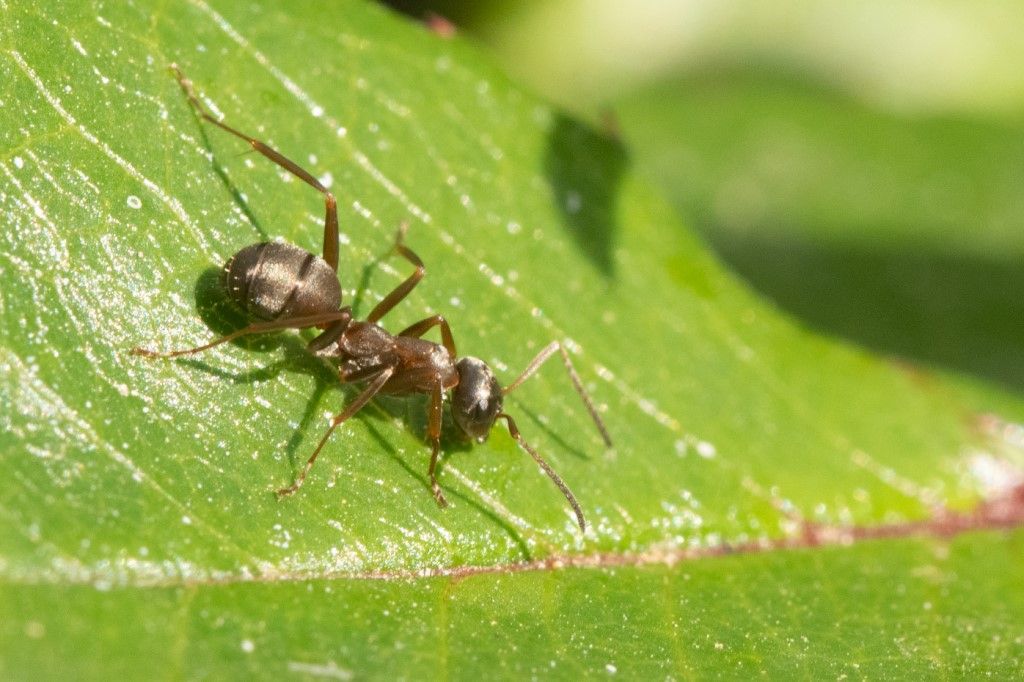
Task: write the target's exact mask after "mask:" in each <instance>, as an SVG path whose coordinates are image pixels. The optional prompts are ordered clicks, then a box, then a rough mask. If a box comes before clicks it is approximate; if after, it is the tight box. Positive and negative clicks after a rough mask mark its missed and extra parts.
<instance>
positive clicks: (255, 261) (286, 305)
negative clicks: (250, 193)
mask: <svg viewBox="0 0 1024 682" xmlns="http://www.w3.org/2000/svg"><path fill="white" fill-rule="evenodd" d="M223 282H224V289H225V290H226V291H227V294H228V297H229V298H231V300H232V301H234V302H235V303H237V304H238V305H239V306H241V307H242V308H244V309H245V310H246V311H247V312H248V313H249V314H250V315H252V316H253V317H258V318H260V319H263V320H277V319H281V318H286V317H304V316H306V315H317V314H319V313H330V312H335V311H337V310H338V309H339V308H341V285H340V284H339V283H338V276H337V274H336V273H335V272H334V270H332V269H331V266H330V265H328V264H327V261H325V260H324V259H323V258H320V257H319V256H314V255H313V254H311V253H309V252H308V251H305V250H303V249H300V248H299V247H297V246H295V245H293V244H288V243H286V242H262V243H260V244H253V245H252V246H247V247H245V248H244V249H242V250H241V251H239V252H238V253H236V254H235V255H234V256H232V257H231V258H230V259H229V260H228V262H227V263H226V264H225V265H224V273H223Z"/></svg>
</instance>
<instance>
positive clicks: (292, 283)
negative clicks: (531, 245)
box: [131, 64, 611, 531]
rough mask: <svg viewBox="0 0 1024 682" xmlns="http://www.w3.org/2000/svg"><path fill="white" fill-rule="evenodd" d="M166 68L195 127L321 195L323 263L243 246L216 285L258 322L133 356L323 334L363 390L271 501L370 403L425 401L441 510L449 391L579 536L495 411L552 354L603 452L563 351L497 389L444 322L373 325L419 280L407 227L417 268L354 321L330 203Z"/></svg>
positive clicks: (541, 357)
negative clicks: (436, 335)
mask: <svg viewBox="0 0 1024 682" xmlns="http://www.w3.org/2000/svg"><path fill="white" fill-rule="evenodd" d="M170 68H171V71H172V72H173V73H174V75H175V77H176V78H177V80H178V84H179V85H180V86H181V89H182V91H183V92H184V93H185V96H186V97H187V98H188V101H189V103H190V104H191V105H192V107H193V109H194V110H195V112H196V113H197V114H198V115H199V116H200V117H201V118H202V119H204V120H206V121H209V122H210V123H212V124H213V125H215V126H217V127H218V128H221V129H222V130H225V131H227V132H229V133H231V134H232V135H234V136H236V137H239V138H241V139H242V140H245V141H246V142H247V143H249V145H250V146H251V147H252V148H253V150H255V151H257V152H259V153H260V154H262V155H263V156H265V157H267V158H268V159H270V160H271V161H273V162H274V163H275V164H277V165H278V166H280V167H281V168H283V169H285V170H286V171H288V172H289V173H291V174H292V175H294V176H295V177H297V178H299V179H300V180H302V181H303V182H305V183H306V184H307V185H310V186H311V187H313V188H314V189H316V190H317V191H318V192H320V193H321V194H322V195H323V197H324V204H325V207H326V215H325V217H324V240H323V255H322V256H315V255H313V254H312V253H309V252H308V251H305V250H304V249H301V248H299V247H298V246H294V245H292V244H288V243H286V242H261V243H259V244H252V245H251V246H246V247H245V248H243V249H242V250H241V251H239V252H238V253H236V254H235V255H234V256H232V257H231V258H230V259H229V260H228V262H227V263H226V264H225V266H224V269H223V272H222V285H223V287H224V289H225V290H226V293H227V295H228V297H229V298H230V299H231V300H232V301H234V302H235V303H236V304H237V305H238V306H240V307H241V308H243V309H244V310H245V311H246V312H247V313H248V314H249V316H250V318H257V319H259V320H261V321H259V322H253V323H252V324H250V325H248V326H247V327H243V328H242V329H239V330H237V331H235V332H232V333H230V334H228V335H227V336H223V337H221V338H219V339H216V340H214V341H211V342H210V343H207V344H204V345H202V346H197V347H196V348H189V349H186V350H177V351H169V352H157V351H152V350H147V349H144V348H134V349H132V351H131V353H132V354H133V355H141V356H143V357H147V358H158V357H159V358H173V357H177V356H180V355H190V354H193V353H199V352H202V351H205V350H209V349H210V348H213V347H215V346H219V345H220V344H222V343H226V342H228V341H232V340H233V339H237V338H239V337H241V336H244V335H247V334H259V333H263V332H270V331H277V330H284V329H309V328H313V327H316V328H317V329H319V330H321V331H320V333H319V335H318V336H316V337H315V338H314V339H312V340H311V341H310V342H309V343H308V344H307V346H306V348H307V350H309V351H310V352H311V353H313V354H314V355H316V356H318V357H323V358H332V359H336V360H337V361H338V363H339V365H340V367H339V372H338V374H339V378H340V380H341V382H342V383H361V384H364V385H365V387H364V388H363V389H362V391H361V392H360V393H359V395H358V396H356V398H355V399H354V400H353V401H352V402H351V403H350V404H349V405H348V406H347V407H345V409H344V410H342V411H341V412H340V413H338V414H337V415H336V416H335V417H334V418H333V419H332V420H331V424H330V427H328V429H327V432H326V433H324V435H323V437H322V438H321V439H320V442H319V443H318V444H317V446H316V449H315V450H313V454H312V455H310V457H309V459H308V460H307V461H306V465H305V466H304V467H303V469H302V472H301V473H300V474H299V475H298V477H297V478H296V479H295V482H294V483H292V485H290V486H287V487H285V488H281V489H280V490H278V491H277V494H278V496H279V497H283V496H285V495H291V494H292V493H294V492H295V491H297V490H298V489H299V488H300V487H301V486H302V484H303V482H304V481H305V480H306V476H307V474H309V470H310V469H311V468H312V467H313V463H314V462H315V461H316V458H317V456H318V455H319V454H320V451H321V450H322V449H323V447H324V445H325V444H326V443H327V439H328V438H330V436H331V433H333V432H334V430H335V429H336V428H338V426H339V425H341V424H342V423H344V422H345V421H346V420H347V419H349V418H350V417H352V416H353V415H355V414H356V413H357V412H359V410H360V409H362V408H363V407H364V406H365V405H366V404H367V403H368V402H370V400H371V399H372V398H373V397H374V396H375V395H377V394H393V395H407V394H411V393H425V394H427V395H428V396H429V408H428V410H429V419H428V424H427V436H428V437H429V438H430V442H431V454H430V466H429V468H428V469H427V475H428V476H429V478H430V488H431V491H432V492H433V494H434V499H435V500H436V501H437V504H438V506H439V507H442V508H443V507H446V506H448V501H447V500H446V499H445V497H444V494H443V493H442V492H441V486H440V485H438V483H437V477H436V476H435V470H436V468H437V459H438V455H439V454H440V450H441V421H442V412H441V408H442V403H443V400H444V393H445V392H446V391H448V392H450V403H451V412H452V417H453V418H454V421H455V424H456V425H457V426H458V427H459V429H460V430H461V431H462V432H463V433H465V434H466V435H467V436H469V437H470V438H471V439H474V440H476V441H477V442H483V441H484V440H486V439H487V436H488V434H489V432H490V430H491V428H492V427H493V426H494V424H495V422H496V421H497V420H499V419H501V420H504V422H505V424H506V426H507V427H508V431H509V434H510V435H511V436H512V438H513V439H515V441H516V442H517V443H519V445H521V446H522V448H523V449H524V450H526V452H527V453H529V454H530V456H531V457H532V458H533V459H534V460H535V461H536V462H537V464H538V465H540V467H541V469H543V470H544V473H545V474H547V475H548V477H549V478H550V479H551V480H552V481H553V482H554V484H555V485H556V486H557V487H558V489H559V490H560V491H561V492H562V494H563V495H564V496H565V499H566V500H567V501H568V502H569V505H570V506H571V507H572V510H573V512H574V513H575V514H576V520H577V522H578V523H579V527H580V531H585V530H586V521H585V520H584V518H583V510H582V509H581V508H580V505H579V503H578V502H577V501H576V497H575V496H574V495H573V494H572V491H570V490H569V487H568V486H567V485H566V484H565V483H564V482H563V481H562V479H561V478H560V477H559V476H558V474H556V473H555V472H554V470H553V469H552V468H551V467H550V466H549V465H548V463H547V462H545V461H544V459H543V458H541V456H540V455H539V454H538V453H537V451H536V450H534V449H533V447H532V446H530V444H529V443H527V442H526V440H525V439H524V438H523V436H522V434H521V433H520V432H519V428H518V427H517V426H516V423H515V421H514V420H513V419H512V417H511V416H510V415H508V414H506V413H505V412H503V411H502V405H503V402H504V398H505V396H506V395H508V394H509V393H511V392H512V391H514V390H515V389H516V388H518V387H519V386H520V385H521V384H522V383H523V382H524V381H526V380H527V379H529V378H530V377H531V376H533V375H534V373H536V372H537V370H538V369H539V368H540V366H541V365H543V364H544V362H546V361H547V360H548V359H549V358H551V357H552V356H553V355H554V354H555V353H559V354H560V355H561V356H562V362H563V363H564V365H565V368H566V371H567V372H568V373H569V378H570V379H571V380H572V383H573V386H574V387H575V389H576V392H577V393H578V394H579V396H580V398H581V399H582V400H583V404H584V405H585V406H586V408H587V411H589V412H590V416H591V418H592V419H593V420H594V424H596V425H597V429H598V431H600V433H601V437H602V438H603V439H604V442H605V443H606V444H607V445H609V446H610V445H611V438H610V437H609V436H608V431H607V429H606V428H605V426H604V423H603V422H602V421H601V418H600V416H598V414H597V410H596V409H595V408H594V404H593V403H592V402H591V400H590V397H589V396H588V395H587V393H586V391H585V390H584V388H583V383H582V382H581V381H580V378H579V375H578V374H577V373H576V370H575V369H574V368H573V365H572V361H571V360H570V359H569V354H568V353H567V352H566V351H565V348H564V347H563V346H562V344H560V343H559V342H558V341H552V342H551V343H550V344H548V345H547V346H545V347H544V349H543V350H541V351H540V353H538V354H537V356H536V357H535V358H534V359H533V360H532V361H531V362H530V364H529V365H527V367H526V369H525V370H523V372H522V374H520V375H519V377H518V378H516V380H515V381H513V382H512V383H511V384H509V385H508V386H505V387H504V388H502V387H501V385H500V384H499V383H498V380H497V378H495V376H494V372H493V371H491V368H490V367H489V366H488V365H487V363H485V362H484V361H483V360H480V359H479V358H474V357H469V356H466V357H462V358H459V356H458V354H457V353H456V351H455V341H454V339H453V337H452V331H451V328H450V327H449V326H448V322H447V320H445V318H444V317H443V316H441V315H432V316H430V317H428V318H426V319H423V320H420V321H419V322H417V323H415V324H413V325H411V326H409V327H407V328H405V329H403V330H402V331H401V332H399V333H398V334H397V335H394V334H391V333H389V332H388V331H386V330H385V329H384V328H382V327H381V326H380V325H378V322H379V321H380V320H381V318H383V317H384V316H385V315H386V314H387V313H389V312H390V311H391V310H392V309H393V308H394V307H395V306H396V305H397V304H398V303H399V302H401V301H402V299H404V298H405V297H406V296H408V295H409V292H411V291H412V290H413V288H414V287H415V286H416V285H417V284H418V283H419V281H420V280H421V279H423V276H424V274H425V273H426V268H425V267H424V265H423V261H421V260H420V258H419V256H417V255H416V254H415V253H414V252H413V251H412V250H411V249H409V247H407V246H406V245H405V235H406V228H407V226H406V224H405V223H403V224H402V226H401V227H399V229H398V233H397V236H396V238H395V244H394V249H393V251H394V252H395V253H397V254H398V255H400V256H402V257H403V258H404V259H405V260H407V261H409V262H410V263H411V264H412V265H413V266H414V267H415V270H414V272H413V273H412V275H410V276H409V277H408V278H407V279H405V280H404V281H403V282H402V283H401V284H399V285H398V286H397V287H395V289H394V291H392V292H391V293H389V294H388V295H387V296H385V297H384V298H383V299H382V300H381V301H380V302H379V303H378V304H377V305H376V307H375V308H374V309H373V310H371V311H370V314H369V315H368V316H367V317H366V320H357V319H354V318H353V315H352V308H351V307H350V306H345V307H342V305H341V284H340V283H339V281H338V274H337V272H338V208H337V200H336V199H335V198H334V195H333V194H332V193H331V192H330V191H329V190H328V189H327V188H326V187H325V186H324V185H323V184H322V183H321V182H320V181H319V180H317V179H316V178H314V177H313V176H312V175H311V174H310V173H309V172H308V171H306V170H305V169H303V168H301V167H300V166H299V165H298V164H296V163H295V162H294V161H291V160H290V159H288V158H286V157H285V156H284V155H282V154H281V153H280V152H278V151H277V150H275V149H272V148H271V147H269V146H268V145H266V144H265V143H263V142H260V141H259V140H257V139H255V138H252V137H249V136H248V135H246V134H244V133H242V132H240V131H238V130H236V129H235V128H232V127H231V126H228V125H226V124H225V123H224V122H223V121H221V120H219V119H217V118H215V117H214V116H213V115H212V114H210V113H209V112H208V111H207V110H206V108H205V107H204V106H203V104H202V103H201V102H200V101H199V99H198V98H197V97H196V95H195V93H194V92H193V90H192V83H191V81H189V80H188V79H186V78H185V76H184V74H182V72H181V70H180V69H179V68H178V67H177V65H174V64H172V65H171V67H170ZM434 327H439V328H440V334H441V343H440V344H437V343H434V342H432V341H427V340H425V339H423V338H422V337H423V335H424V334H425V333H426V332H427V331H429V330H430V329H432V328H434Z"/></svg>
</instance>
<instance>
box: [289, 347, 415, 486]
mask: <svg viewBox="0 0 1024 682" xmlns="http://www.w3.org/2000/svg"><path fill="white" fill-rule="evenodd" d="M394 373H395V368H394V367H386V368H384V369H383V370H381V372H380V373H379V374H377V375H376V376H375V377H374V379H373V381H372V382H370V384H369V385H368V386H367V387H366V388H364V389H363V392H362V393H360V394H359V395H358V396H356V399H355V400H353V401H352V402H351V403H350V404H349V405H348V407H346V408H345V409H344V410H342V411H341V412H340V413H338V414H337V415H335V417H334V419H332V420H331V425H330V427H328V429H327V433H325V434H324V436H323V438H321V439H320V443H318V444H317V446H316V449H315V450H313V454H312V455H310V456H309V459H307V460H306V466H304V467H303V468H302V473H300V474H299V477H298V478H297V479H295V483H292V484H291V485H290V486H288V487H286V488H281V489H280V490H278V491H277V495H278V497H284V496H285V495H291V494H292V493H294V492H295V491H296V490H298V489H299V488H301V487H302V484H303V482H304V481H305V480H306V474H308V473H309V470H310V469H312V468H313V462H315V461H316V458H317V456H318V455H319V454H320V451H321V450H323V447H324V445H326V444H327V439H328V438H330V437H331V434H332V433H334V429H336V428H338V426H339V425H340V424H341V423H342V422H344V421H345V420H346V419H348V418H349V417H351V416H352V415H354V414H355V413H356V412H358V411H359V410H361V409H363V407H365V406H366V403H368V402H370V400H371V399H372V398H373V396H375V395H377V392H378V391H380V389H381V388H382V387H383V386H384V384H386V383H387V381H388V379H390V378H391V375H392V374H394Z"/></svg>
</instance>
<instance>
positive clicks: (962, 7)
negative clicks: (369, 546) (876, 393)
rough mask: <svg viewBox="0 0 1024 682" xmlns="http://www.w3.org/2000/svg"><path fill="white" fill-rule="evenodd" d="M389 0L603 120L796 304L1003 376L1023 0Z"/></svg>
mask: <svg viewBox="0 0 1024 682" xmlns="http://www.w3.org/2000/svg"><path fill="white" fill-rule="evenodd" d="M388 4H390V5H391V6H392V7H395V8H396V9H399V10H401V11H403V12H405V13H407V14H409V15H411V16H413V17H416V18H418V19H423V20H428V21H429V20H430V18H431V17H435V23H437V22H436V17H444V18H445V19H447V20H448V21H449V22H451V24H452V25H453V26H454V27H455V28H456V30H458V31H459V32H460V33H462V34H463V35H464V36H466V35H468V36H469V37H472V38H475V39H476V40H478V41H479V42H481V43H483V44H484V45H486V46H487V47H488V48H489V49H490V50H491V51H492V52H493V53H494V54H495V55H496V57H497V59H498V60H499V61H500V62H501V63H502V64H503V65H504V66H505V68H506V69H507V70H508V71H509V72H511V73H512V74H513V75H514V76H515V77H516V78H517V79H519V80H520V81H521V82H523V83H524V84H526V85H527V86H528V87H532V88H533V89H535V90H537V91H539V92H540V93H541V94H542V95H544V96H545V97H547V98H548V99H551V100H552V101H554V102H556V103H558V104H559V105H560V106H562V107H564V108H565V109H567V110H569V111H571V112H572V113H573V114H574V115H577V116H582V117H583V118H585V119H587V120H590V121H592V122H593V124H594V126H595V128H596V129H598V130H599V131H601V132H602V133H603V134H604V135H605V136H607V137H608V138H610V139H612V140H614V138H616V137H619V138H621V139H622V141H623V143H624V145H625V149H626V150H627V152H628V155H629V163H631V164H633V165H634V166H636V167H637V168H638V169H639V170H640V171H641V172H643V173H646V174H647V175H648V176H649V177H651V178H652V179H653V180H655V181H656V182H657V183H659V184H660V185H661V186H662V187H663V189H664V191H665V192H666V194H667V195H668V196H669V198H670V199H671V200H672V201H673V202H674V203H675V204H676V206H677V207H678V208H679V210H680V212H681V213H682V214H683V215H684V216H685V217H686V220H687V222H688V223H690V224H693V225H695V226H697V227H698V228H699V229H700V230H701V232H702V233H703V235H704V237H705V239H706V240H707V241H708V242H709V243H710V244H711V245H712V246H713V247H714V249H715V250H716V251H717V252H718V254H719V256H720V257H721V258H722V259H723V260H724V261H726V262H727V263H728V264H729V265H730V267H731V268H732V269H733V270H734V271H736V272H737V273H739V274H740V275H741V276H742V277H744V278H745V279H747V280H748V281H749V282H750V283H751V284H752V285H753V286H754V287H755V288H757V289H758V290H760V291H761V292H762V293H763V294H764V295H766V296H767V297H769V298H770V299H772V300H773V301H775V303H776V304H777V305H778V306H780V307H781V308H783V309H785V310H787V311H789V312H790V313H792V314H793V315H795V316H796V317H797V318H798V319H800V320H802V321H803V322H804V323H805V324H806V325H808V326H810V327H812V328H815V329H817V330H819V331H822V332H825V333H827V334H831V335H835V336H839V337H844V338H847V339H849V340H851V341H853V342H855V343H858V344H861V345H863V346H866V347H868V348H871V349H873V350H876V351H878V352H881V353H883V354H887V355H891V356H893V357H896V358H900V359H903V360H907V361H910V362H913V363H923V364H926V365H931V366H935V367H939V368H945V369H949V370H952V371H957V372H966V373H969V374H973V375H975V376H977V377H981V378H983V379H986V380H990V381H994V382H997V383H999V384H1002V385H1004V386H1008V387H1010V388H1012V389H1014V390H1016V391H1018V392H1020V391H1022V390H1024V343H1022V339H1024V297H1022V295H1021V294H1022V292H1024V267H1022V264H1024V135H1022V133H1024V118H1022V111H1024V68H1021V66H1022V65H1024V40H1021V38H1020V36H1021V35H1024V4H1021V3H1007V2H999V1H995V0H980V1H978V0H926V1H916V2H915V1H911V2H899V3H893V2H889V1H886V0H861V1H847V2H805V1H800V0H775V1H774V2H769V3H745V2H744V3H741V2H731V1H728V0H726V1H720V2H706V1H699V0H694V1H691V2H679V1H676V2H664V1H658V0H641V1H638V2H629V3H625V2H612V1H610V0H586V1H584V0H553V1H546V0H545V1H540V0H535V1H523V2H479V1H474V2H459V1H455V0H448V1H437V2H418V1H411V0H410V1H400V2H391V3H388ZM595 139H598V138H595Z"/></svg>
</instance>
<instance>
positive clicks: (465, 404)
mask: <svg viewBox="0 0 1024 682" xmlns="http://www.w3.org/2000/svg"><path fill="white" fill-rule="evenodd" d="M455 369H456V370H458V372H459V385H458V386H456V387H455V388H454V389H453V390H452V416H453V417H454V418H455V423H456V424H458V425H459V428H460V429H462V430H463V431H464V432H465V433H466V435H467V436H469V437H470V438H472V439H474V440H477V441H481V442H482V441H484V440H487V434H489V433H490V432H491V427H492V426H494V420H495V419H496V418H497V417H498V413H499V412H501V406H502V402H503V400H502V391H501V386H500V385H499V384H498V380H497V379H496V378H495V377H494V372H492V371H491V368H490V367H488V366H487V363H486V362H484V361H483V360H481V359H479V358H471V357H465V358H462V359H461V360H459V362H458V364H456V365H455Z"/></svg>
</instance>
